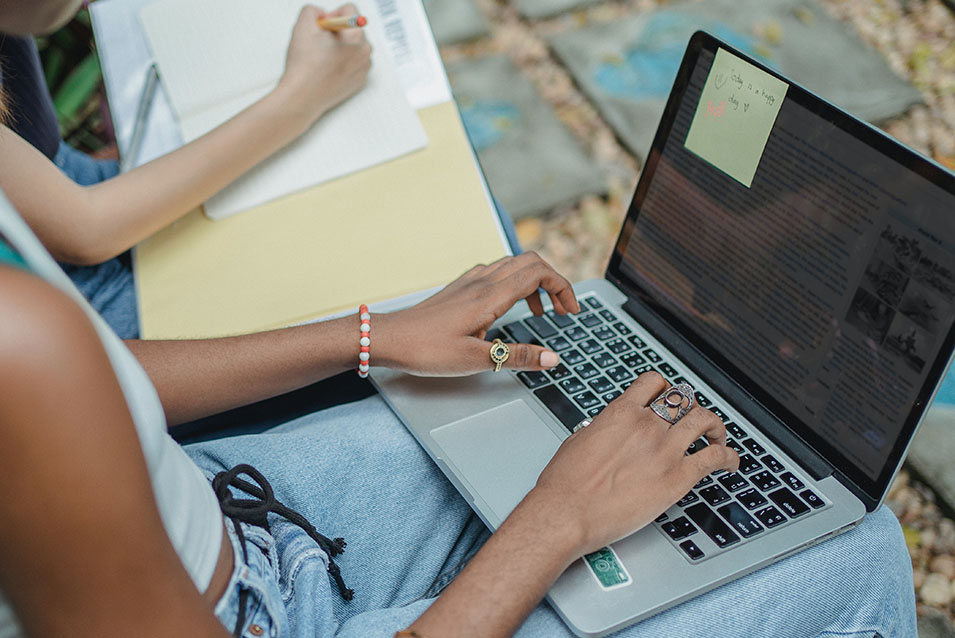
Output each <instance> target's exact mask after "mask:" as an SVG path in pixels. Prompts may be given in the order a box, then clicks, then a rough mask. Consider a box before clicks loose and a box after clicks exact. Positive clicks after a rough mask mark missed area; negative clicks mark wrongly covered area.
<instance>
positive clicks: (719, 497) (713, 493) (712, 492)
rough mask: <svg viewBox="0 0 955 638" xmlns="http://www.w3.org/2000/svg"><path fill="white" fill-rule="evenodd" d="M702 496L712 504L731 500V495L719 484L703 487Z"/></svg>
mask: <svg viewBox="0 0 955 638" xmlns="http://www.w3.org/2000/svg"><path fill="white" fill-rule="evenodd" d="M700 496H702V497H703V499H704V500H705V501H706V502H707V503H709V504H710V505H719V504H720V503H724V502H726V501H728V500H730V495H729V494H727V493H726V492H725V491H723V488H721V487H720V486H719V485H711V486H710V487H706V488H703V489H702V490H700Z"/></svg>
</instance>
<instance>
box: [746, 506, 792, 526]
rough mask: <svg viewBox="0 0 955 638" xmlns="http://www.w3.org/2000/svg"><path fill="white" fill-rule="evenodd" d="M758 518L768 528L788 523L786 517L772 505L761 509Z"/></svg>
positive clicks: (757, 514)
mask: <svg viewBox="0 0 955 638" xmlns="http://www.w3.org/2000/svg"><path fill="white" fill-rule="evenodd" d="M753 516H755V517H756V518H758V519H759V522H760V523H762V524H763V525H765V526H766V527H776V526H777V525H781V524H783V523H785V522H786V517H785V516H783V515H782V514H780V512H779V510H778V509H776V508H775V507H773V506H772V505H770V506H769V507H767V508H765V509H761V510H759V511H758V512H756V513H755V514H753Z"/></svg>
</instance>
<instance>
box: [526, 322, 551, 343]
mask: <svg viewBox="0 0 955 638" xmlns="http://www.w3.org/2000/svg"><path fill="white" fill-rule="evenodd" d="M524 323H526V324H527V325H528V326H530V328H531V330H533V331H534V332H536V333H537V334H538V335H540V337H541V338H542V339H550V338H551V337H553V336H555V335H556V334H557V329H556V328H554V326H552V325H550V322H548V321H547V320H546V319H544V318H543V317H528V318H527V319H525V320H524Z"/></svg>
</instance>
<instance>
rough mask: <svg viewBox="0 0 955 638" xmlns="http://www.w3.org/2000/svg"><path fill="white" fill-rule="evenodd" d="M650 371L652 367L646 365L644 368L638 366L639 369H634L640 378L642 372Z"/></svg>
mask: <svg viewBox="0 0 955 638" xmlns="http://www.w3.org/2000/svg"><path fill="white" fill-rule="evenodd" d="M652 370H653V366H652V365H650V364H649V363H648V364H647V365H645V366H640V367H639V368H637V369H635V370H634V372H635V373H636V374H637V376H640V375H641V374H643V373H644V372H650V371H652Z"/></svg>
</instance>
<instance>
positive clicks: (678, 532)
mask: <svg viewBox="0 0 955 638" xmlns="http://www.w3.org/2000/svg"><path fill="white" fill-rule="evenodd" d="M704 507H705V506H704ZM660 529H662V530H663V531H664V533H665V534H666V535H667V536H669V537H670V538H672V539H673V540H675V541H678V540H680V539H681V538H686V537H687V536H690V535H691V534H696V528H695V527H693V523H691V522H690V521H688V520H686V517H685V516H681V517H680V518H675V519H673V520H672V521H670V522H669V523H663V524H662V525H660Z"/></svg>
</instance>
